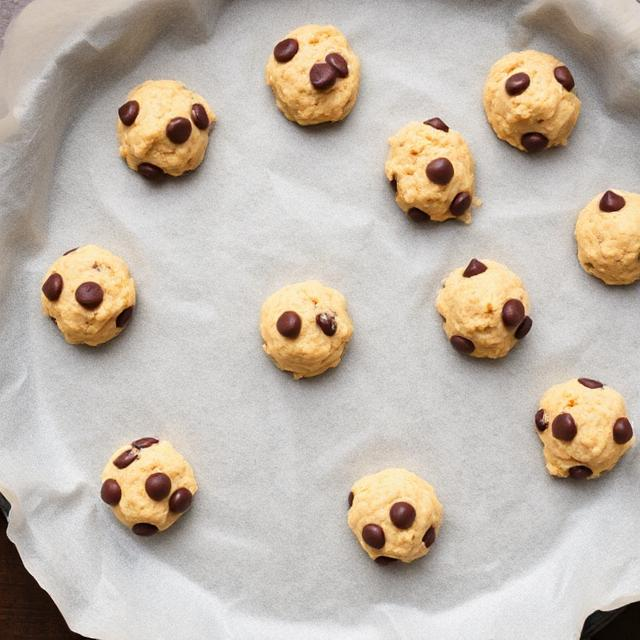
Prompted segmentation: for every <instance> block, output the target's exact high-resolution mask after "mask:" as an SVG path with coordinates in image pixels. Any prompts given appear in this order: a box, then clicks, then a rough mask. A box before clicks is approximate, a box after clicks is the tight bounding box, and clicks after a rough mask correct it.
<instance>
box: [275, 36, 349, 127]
mask: <svg viewBox="0 0 640 640" xmlns="http://www.w3.org/2000/svg"><path fill="white" fill-rule="evenodd" d="M265 76H266V81H267V84H268V85H269V86H270V87H271V90H272V91H273V95H274V96H275V98H276V104H277V105H278V109H280V111H282V113H283V114H284V115H285V116H286V117H287V118H288V119H289V120H293V121H294V122H297V123H298V124H301V125H303V126H306V125H311V124H320V123H322V122H336V121H338V120H342V119H343V118H346V117H347V116H348V115H349V113H350V112H351V109H353V105H354V104H355V103H356V98H357V97H358V89H359V87H360V61H359V60H358V56H356V54H355V53H354V52H353V51H352V50H351V47H350V46H349V43H348V42H347V39H346V38H345V37H344V35H343V34H342V33H341V32H340V31H339V30H338V29H336V28H335V27H333V26H331V25H325V26H321V25H318V24H308V25H306V26H304V27H299V28H298V29H295V30H294V31H292V32H291V33H289V34H288V35H287V37H286V38H285V39H284V40H281V41H280V42H279V43H278V44H276V46H275V47H274V49H273V51H272V52H271V55H270V56H269V60H268V61H267V68H266V71H265Z"/></svg>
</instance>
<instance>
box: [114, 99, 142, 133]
mask: <svg viewBox="0 0 640 640" xmlns="http://www.w3.org/2000/svg"><path fill="white" fill-rule="evenodd" d="M138 113H140V104H139V103H138V101H137V100H129V101H128V102H125V103H124V104H123V105H122V106H121V107H120V108H119V109H118V116H119V117H120V120H121V121H122V124H124V125H126V126H127V127H130V126H131V125H132V124H133V123H134V122H135V121H136V118H137V117H138Z"/></svg>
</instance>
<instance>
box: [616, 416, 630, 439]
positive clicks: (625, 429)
mask: <svg viewBox="0 0 640 640" xmlns="http://www.w3.org/2000/svg"><path fill="white" fill-rule="evenodd" d="M631 438H633V428H632V427H631V423H630V422H629V420H628V419H627V418H618V419H617V420H616V421H615V423H614V425H613V439H614V440H615V441H616V443H617V444H624V443H625V442H629V440H631Z"/></svg>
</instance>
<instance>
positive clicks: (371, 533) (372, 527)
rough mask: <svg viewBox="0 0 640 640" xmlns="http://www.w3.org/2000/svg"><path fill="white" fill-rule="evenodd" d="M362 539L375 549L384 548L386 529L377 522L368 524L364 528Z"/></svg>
mask: <svg viewBox="0 0 640 640" xmlns="http://www.w3.org/2000/svg"><path fill="white" fill-rule="evenodd" d="M362 539H363V540H364V541H365V542H366V543H367V544H368V545H369V546H370V547H373V548H374V549H382V547H384V543H385V537H384V531H383V530H382V527H380V526H379V525H377V524H367V525H365V526H364V527H363V528H362Z"/></svg>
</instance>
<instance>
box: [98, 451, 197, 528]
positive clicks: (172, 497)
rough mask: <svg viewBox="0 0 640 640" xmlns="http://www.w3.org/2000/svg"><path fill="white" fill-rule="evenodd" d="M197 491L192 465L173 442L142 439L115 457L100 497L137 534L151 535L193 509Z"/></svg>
mask: <svg viewBox="0 0 640 640" xmlns="http://www.w3.org/2000/svg"><path fill="white" fill-rule="evenodd" d="M197 490H198V485H197V484H196V479H195V477H194V475H193V470H192V469H191V466H190V465H189V463H188V462H187V461H186V460H185V459H184V458H183V457H182V456H181V455H180V454H179V453H178V452H177V451H176V450H175V449H174V448H173V447H172V446H171V444H170V443H169V442H167V441H166V440H157V439H156V438H139V439H138V440H134V441H133V442H132V443H131V444H128V445H125V446H124V447H120V449H118V450H117V451H116V452H115V453H114V454H113V455H112V456H111V459H110V460H109V462H108V463H107V466H106V467H105V468H104V471H103V472H102V489H101V491H100V497H101V498H102V500H103V501H104V502H106V503H107V504H108V505H110V506H111V507H112V509H113V513H114V515H115V516H116V518H118V520H120V522H122V524H124V525H125V526H127V527H128V528H129V529H131V531H133V533H135V534H137V535H139V536H151V535H153V534H154V533H157V532H158V531H164V530H165V529H168V528H169V527H170V526H171V525H172V524H173V523H174V522H175V521H176V520H177V519H178V518H179V517H180V516H181V515H182V514H183V513H184V512H185V511H186V510H187V509H189V507H190V506H191V501H192V499H193V496H194V494H195V492H196V491H197Z"/></svg>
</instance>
